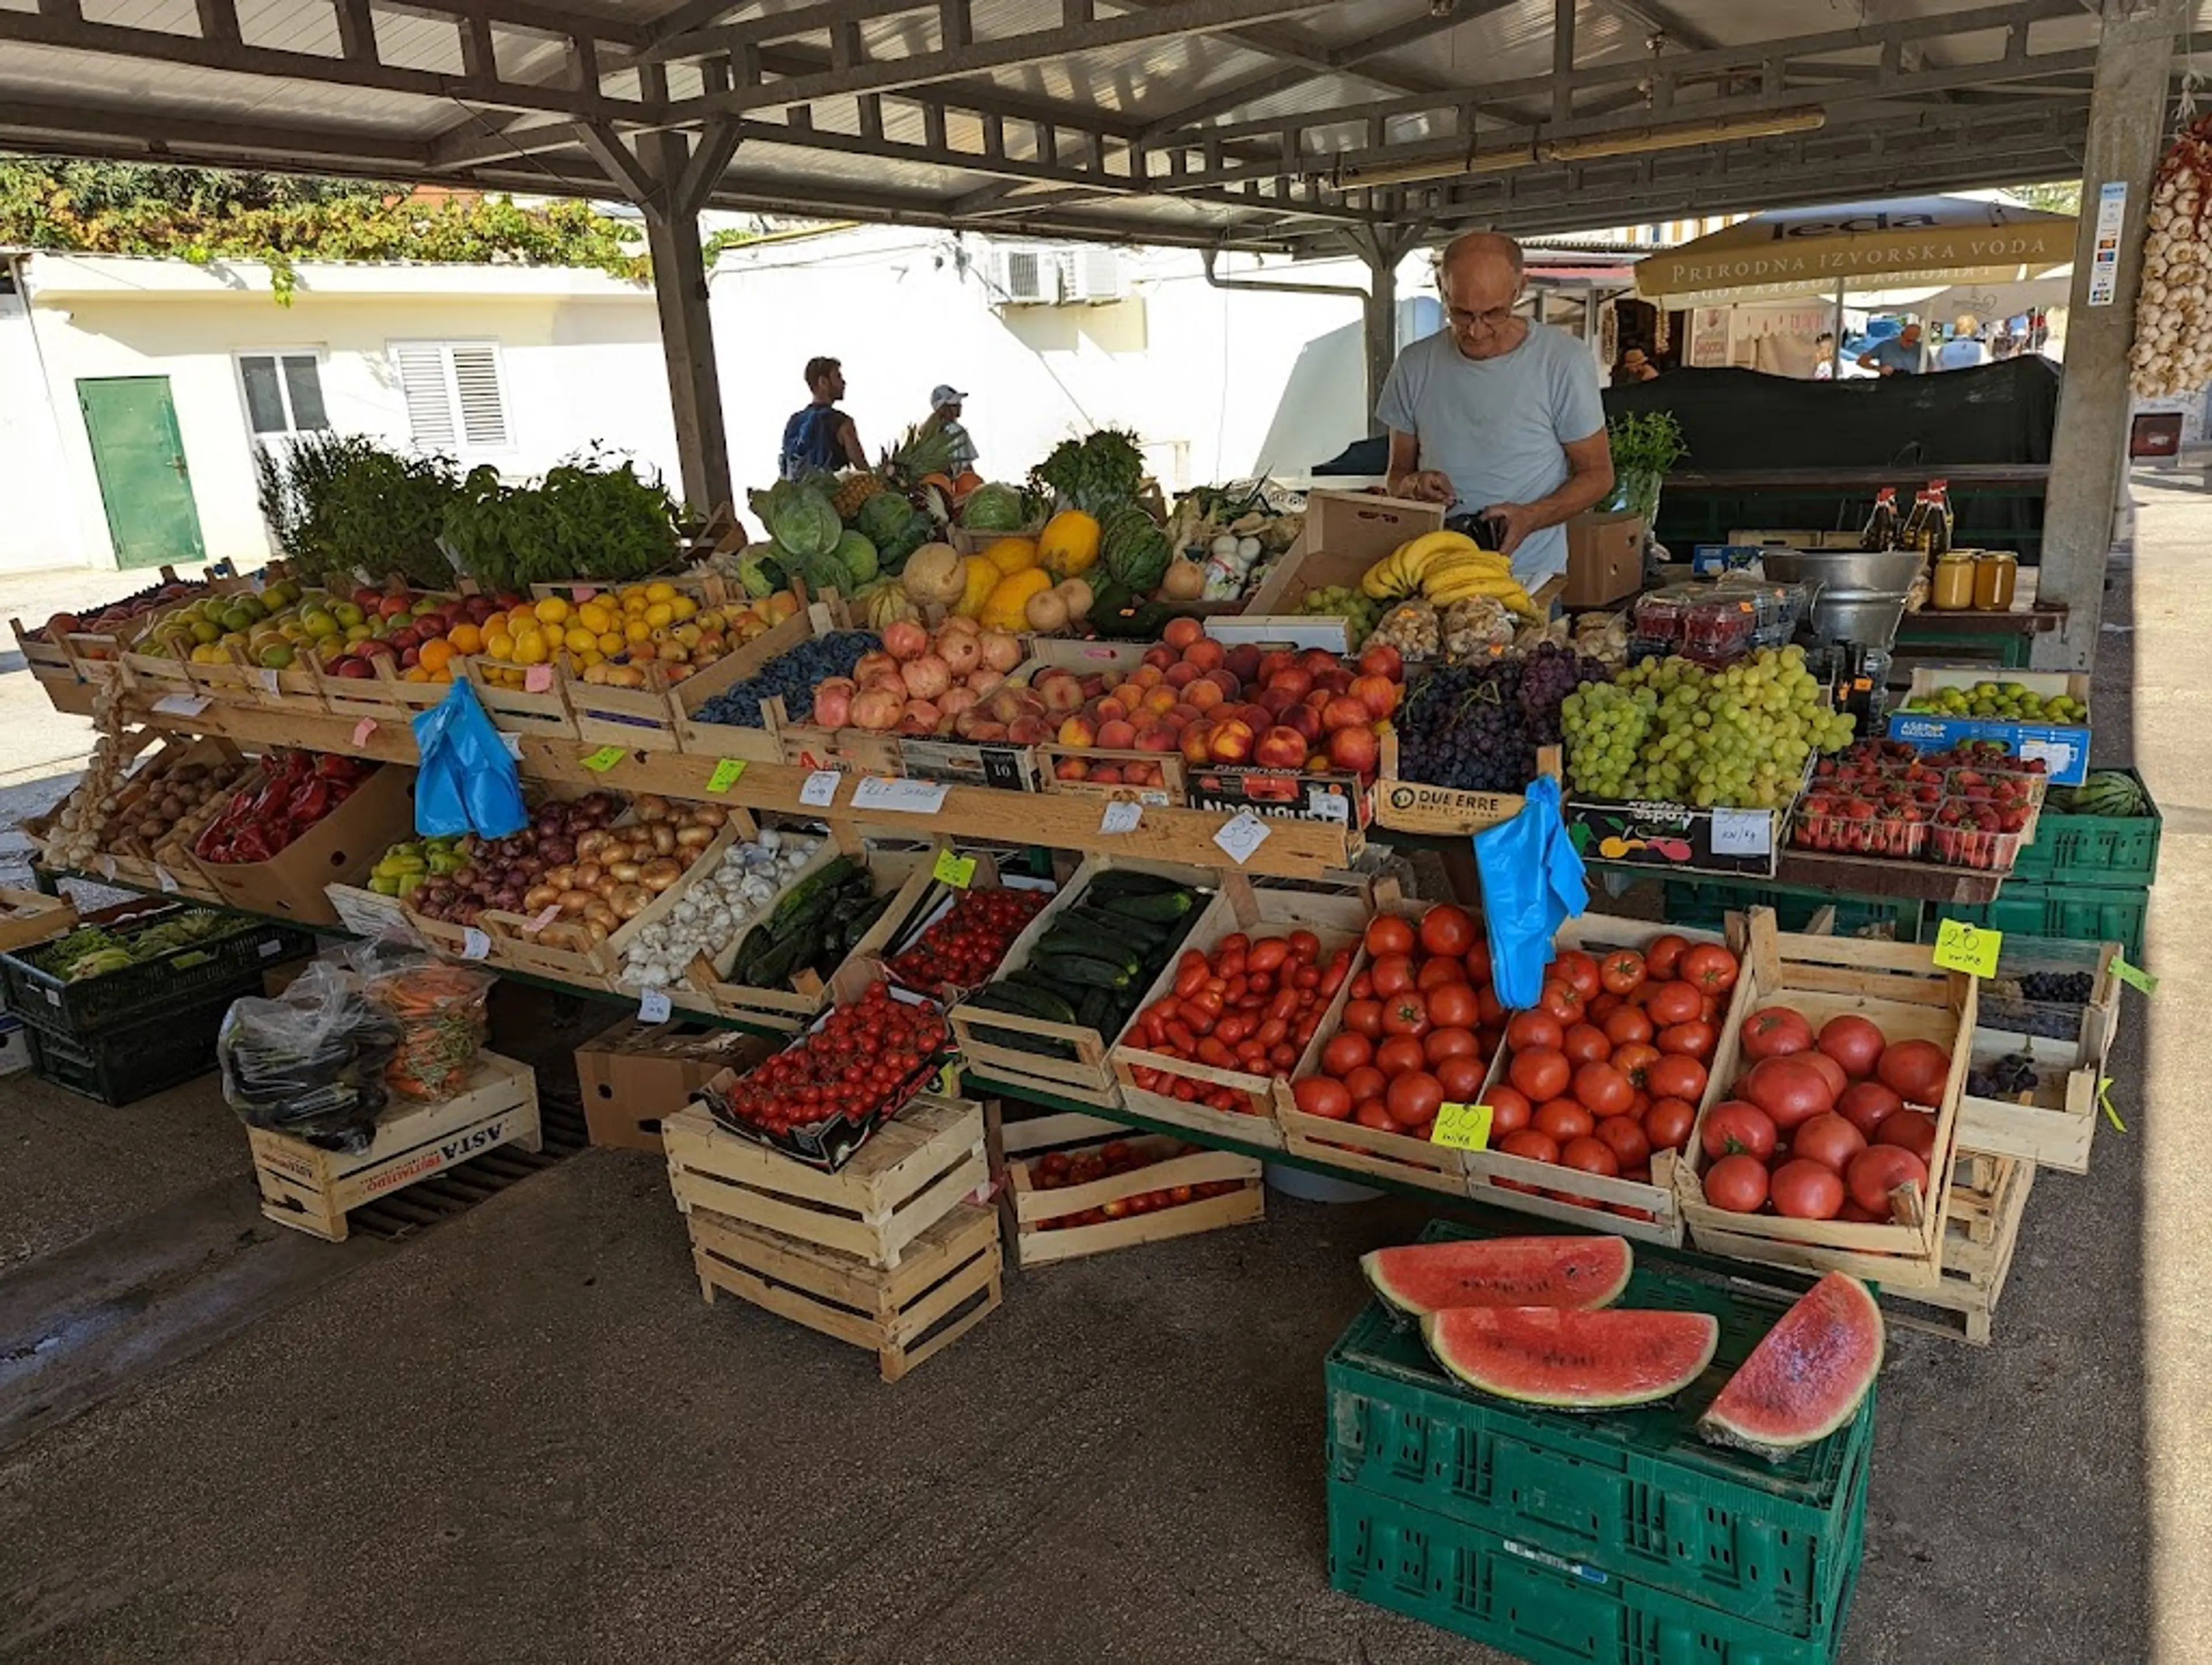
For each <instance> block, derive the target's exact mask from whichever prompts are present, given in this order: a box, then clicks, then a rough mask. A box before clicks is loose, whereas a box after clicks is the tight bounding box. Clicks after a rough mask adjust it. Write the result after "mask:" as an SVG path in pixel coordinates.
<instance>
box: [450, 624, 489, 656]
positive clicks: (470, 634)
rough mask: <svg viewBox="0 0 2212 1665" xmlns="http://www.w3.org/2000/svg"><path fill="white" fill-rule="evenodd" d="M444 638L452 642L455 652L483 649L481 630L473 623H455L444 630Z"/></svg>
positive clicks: (471, 651) (481, 650)
mask: <svg viewBox="0 0 2212 1665" xmlns="http://www.w3.org/2000/svg"><path fill="white" fill-rule="evenodd" d="M446 640H447V641H450V642H451V643H453V651H454V652H455V653H482V652H483V642H484V639H483V631H482V630H480V629H477V627H476V626H475V625H473V624H456V625H455V626H453V629H450V630H448V631H447V632H446Z"/></svg>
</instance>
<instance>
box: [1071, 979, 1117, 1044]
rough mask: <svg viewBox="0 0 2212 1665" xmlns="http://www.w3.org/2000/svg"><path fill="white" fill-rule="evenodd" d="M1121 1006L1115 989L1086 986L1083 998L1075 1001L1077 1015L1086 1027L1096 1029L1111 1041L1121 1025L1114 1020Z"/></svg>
mask: <svg viewBox="0 0 2212 1665" xmlns="http://www.w3.org/2000/svg"><path fill="white" fill-rule="evenodd" d="M1120 1007H1121V1002H1120V1001H1119V1000H1116V999H1115V991H1114V990H1112V989H1110V988H1086V989H1085V990H1084V991H1083V994H1082V998H1081V999H1079V1000H1077V1001H1076V1003H1075V1016H1076V1018H1077V1020H1078V1021H1079V1022H1080V1023H1081V1024H1082V1025H1083V1026H1084V1028H1085V1029H1095V1030H1097V1031H1098V1032H1099V1033H1100V1034H1101V1035H1103V1036H1105V1037H1106V1038H1107V1039H1108V1040H1109V1041H1110V1040H1112V1039H1113V1038H1114V1036H1115V1031H1117V1030H1119V1029H1120V1028H1121V1024H1117V1023H1115V1021H1114V1014H1115V1012H1117V1011H1118V1010H1119V1009H1120Z"/></svg>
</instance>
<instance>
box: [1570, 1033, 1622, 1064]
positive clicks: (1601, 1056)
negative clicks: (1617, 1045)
mask: <svg viewBox="0 0 2212 1665" xmlns="http://www.w3.org/2000/svg"><path fill="white" fill-rule="evenodd" d="M1559 1050H1560V1051H1561V1052H1564V1053H1565V1054H1567V1057H1568V1060H1570V1061H1571V1062H1573V1063H1577V1064H1591V1063H1599V1062H1602V1061H1603V1060H1606V1059H1607V1058H1610V1057H1612V1056H1613V1042H1610V1041H1608V1040H1607V1039H1606V1038H1605V1031H1604V1030H1601V1029H1600V1028H1599V1027H1598V1026H1597V1025H1596V1024H1573V1025H1572V1026H1571V1027H1570V1028H1569V1029H1568V1030H1567V1032H1566V1033H1565V1035H1564V1036H1560V1038H1559Z"/></svg>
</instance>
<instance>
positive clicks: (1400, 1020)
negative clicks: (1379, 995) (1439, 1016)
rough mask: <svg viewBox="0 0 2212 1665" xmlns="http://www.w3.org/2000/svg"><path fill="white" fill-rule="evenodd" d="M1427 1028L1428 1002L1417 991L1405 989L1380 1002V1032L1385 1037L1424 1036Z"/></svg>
mask: <svg viewBox="0 0 2212 1665" xmlns="http://www.w3.org/2000/svg"><path fill="white" fill-rule="evenodd" d="M1428 1028H1429V1006H1428V1002H1427V1001H1425V1000H1423V999H1422V998H1421V995H1420V991H1419V990H1418V989H1410V988H1409V989H1407V991H1406V992H1405V993H1404V994H1393V995H1391V996H1390V997H1389V999H1388V1000H1384V1001H1383V1033H1384V1034H1385V1035H1425V1034H1426V1033H1428Z"/></svg>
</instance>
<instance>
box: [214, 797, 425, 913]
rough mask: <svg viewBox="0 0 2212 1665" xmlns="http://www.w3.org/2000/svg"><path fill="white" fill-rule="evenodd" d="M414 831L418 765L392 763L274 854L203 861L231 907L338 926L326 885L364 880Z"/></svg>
mask: <svg viewBox="0 0 2212 1665" xmlns="http://www.w3.org/2000/svg"><path fill="white" fill-rule="evenodd" d="M257 778H258V777H257ZM247 785H248V787H252V782H251V781H249V782H248V783H247ZM414 836H415V771H414V770H413V769H406V768H404V767H402V766H401V765H399V764H398V763H386V764H384V765H383V766H382V767H380V769H378V770H377V771H376V773H375V774H374V775H370V776H369V777H368V780H366V781H362V783H361V785H360V787H357V788H356V790H355V792H354V794H353V796H352V797H350V798H349V799H346V800H345V802H344V803H343V804H341V805H338V806H337V808H336V809H334V810H332V811H331V812H330V813H329V814H328V815H326V816H325V817H323V818H322V819H321V820H320V821H319V822H317V823H315V824H314V825H313V826H312V827H310V828H308V829H307V831H305V832H303V833H301V835H300V836H298V837H297V838H295V839H294V840H293V841H292V842H290V843H289V844H287V845H286V846H285V847H284V848H283V849H281V850H279V851H277V853H276V854H275V855H274V856H272V857H270V859H269V860H266V861H252V862H246V863H244V864H242V865H240V866H222V864H220V863H217V862H211V861H203V862H201V863H200V864H199V867H200V871H201V872H204V873H205V874H206V875H207V876H208V878H209V879H210V882H212V883H213V884H214V885H215V887H216V890H218V891H220V892H221V893H222V899H223V902H224V905H226V906H227V907H231V908H242V909H244V910H245V911H246V912H247V913H249V914H274V915H276V916H278V917H279V918H281V919H289V920H293V921H297V922H298V923H300V924H302V925H333V926H334V925H337V923H338V922H339V921H338V913H337V908H334V907H332V906H331V899H330V897H329V896H328V895H327V894H326V893H325V889H324V887H325V886H326V885H329V884H356V885H357V884H362V883H363V881H365V880H366V879H367V878H368V870H369V869H370V868H372V867H374V866H375V865H376V864H377V861H378V860H379V859H380V858H381V857H382V855H383V854H384V853H385V851H386V850H388V849H390V848H392V845H394V844H396V843H398V842H399V841H400V840H401V839H404V838H412V837H414Z"/></svg>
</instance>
